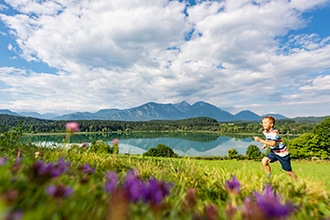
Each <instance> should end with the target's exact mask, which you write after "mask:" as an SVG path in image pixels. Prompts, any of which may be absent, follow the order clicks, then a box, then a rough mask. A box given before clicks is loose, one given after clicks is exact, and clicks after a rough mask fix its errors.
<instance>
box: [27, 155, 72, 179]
mask: <svg viewBox="0 0 330 220" xmlns="http://www.w3.org/2000/svg"><path fill="white" fill-rule="evenodd" d="M69 166H70V163H69V162H65V161H64V158H62V157H61V158H60V159H58V161H57V163H55V164H53V163H48V164H47V163H45V162H43V161H41V160H39V161H36V162H34V163H33V164H32V165H31V167H30V174H31V175H30V176H31V178H32V179H34V180H36V181H38V182H46V181H48V180H50V179H51V178H55V177H58V176H60V175H61V174H62V173H65V172H66V171H67V170H68V167H69Z"/></svg>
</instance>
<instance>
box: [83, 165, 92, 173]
mask: <svg viewBox="0 0 330 220" xmlns="http://www.w3.org/2000/svg"><path fill="white" fill-rule="evenodd" d="M82 168H83V172H84V173H85V174H93V173H94V172H95V168H94V167H91V166H90V165H89V164H88V163H86V164H85V165H84V166H83V167H82Z"/></svg>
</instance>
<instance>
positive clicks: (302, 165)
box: [199, 160, 330, 191]
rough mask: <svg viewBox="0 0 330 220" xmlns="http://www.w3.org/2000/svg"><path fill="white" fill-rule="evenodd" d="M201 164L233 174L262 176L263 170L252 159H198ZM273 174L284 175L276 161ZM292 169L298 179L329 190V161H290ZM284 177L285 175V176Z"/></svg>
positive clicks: (259, 163)
mask: <svg viewBox="0 0 330 220" xmlns="http://www.w3.org/2000/svg"><path fill="white" fill-rule="evenodd" d="M199 163H201V164H202V166H207V167H209V168H210V169H216V170H221V169H226V171H227V172H230V173H233V174H240V175H242V176H244V173H246V175H249V176H251V177H253V176H256V177H258V176H262V175H265V172H264V170H263V168H262V165H261V162H260V161H252V160H241V161H237V160H218V161H217V160H200V161H199ZM270 166H271V168H272V172H273V176H275V177H276V176H281V177H282V176H286V173H285V171H283V170H282V169H281V165H280V163H278V162H275V163H272V164H270ZM292 169H293V171H294V172H295V173H296V175H297V176H298V179H299V180H305V181H308V182H314V183H318V184H319V183H320V184H323V185H324V186H325V187H326V189H327V190H328V191H330V175H329V173H330V162H326V161H307V160H303V161H299V160H293V161H292ZM285 178H286V177H285Z"/></svg>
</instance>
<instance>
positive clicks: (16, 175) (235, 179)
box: [0, 123, 330, 220]
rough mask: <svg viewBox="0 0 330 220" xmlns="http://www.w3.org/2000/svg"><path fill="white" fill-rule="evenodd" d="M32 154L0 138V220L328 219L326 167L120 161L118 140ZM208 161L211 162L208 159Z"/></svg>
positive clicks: (13, 135)
mask: <svg viewBox="0 0 330 220" xmlns="http://www.w3.org/2000/svg"><path fill="white" fill-rule="evenodd" d="M78 130H79V129H78V125H77V124H76V123H68V124H67V134H66V137H65V139H64V142H63V144H62V146H59V147H56V148H51V147H38V146H35V145H33V144H31V143H26V142H25V143H22V142H20V141H19V140H20V139H19V137H20V135H21V134H22V132H20V131H19V130H15V129H14V131H13V132H7V133H3V134H0V219H4V220H11V219H15V220H19V219H24V220H38V219H40V220H43V219H50V220H62V219H70V220H71V219H73V220H75V219H79V220H84V219H86V220H89V219H91V220H95V219H101V220H130V219H134V220H135V219H157V220H158V219H159V220H160V219H175V220H177V219H196V220H204V219H205V220H218V219H220V220H222V219H223V220H225V219H230V220H236V219H238V220H241V219H242V220H250V219H251V220H252V219H253V220H264V219H265V220H266V219H281V220H284V219H298V220H299V219H302V220H305V219H321V220H328V219H330V185H329V183H330V177H329V167H330V163H329V162H326V161H293V162H292V166H293V169H294V171H295V173H296V174H297V176H298V180H297V181H294V180H293V179H292V178H290V177H289V176H288V175H287V174H286V173H285V172H283V171H282V170H281V168H280V164H279V163H274V164H272V166H271V167H272V171H273V176H272V177H271V178H269V177H267V175H265V172H264V170H263V169H262V166H261V162H260V161H251V160H220V159H218V160H210V159H211V158H209V157H208V158H207V160H206V158H204V159H200V158H199V159H197V158H191V157H183V158H162V157H146V156H142V155H120V154H117V152H118V149H119V148H120V144H119V140H118V139H116V140H115V139H114V141H113V142H112V146H109V145H108V144H106V143H104V142H103V141H102V140H99V141H96V142H93V143H92V144H88V143H82V144H79V145H77V144H69V143H70V137H71V136H72V135H73V134H74V132H77V131H78ZM213 159H215V158H213Z"/></svg>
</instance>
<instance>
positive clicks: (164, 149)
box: [143, 144, 179, 157]
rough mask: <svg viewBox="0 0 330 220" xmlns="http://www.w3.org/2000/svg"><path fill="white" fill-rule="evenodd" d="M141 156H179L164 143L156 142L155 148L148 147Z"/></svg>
mask: <svg viewBox="0 0 330 220" xmlns="http://www.w3.org/2000/svg"><path fill="white" fill-rule="evenodd" d="M143 156H153V157H179V155H178V154H176V153H174V151H173V149H172V148H170V147H169V146H166V145H164V144H158V145H157V147H156V148H150V149H149V150H148V151H147V152H145V153H144V154H143Z"/></svg>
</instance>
